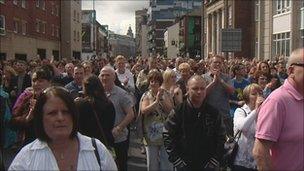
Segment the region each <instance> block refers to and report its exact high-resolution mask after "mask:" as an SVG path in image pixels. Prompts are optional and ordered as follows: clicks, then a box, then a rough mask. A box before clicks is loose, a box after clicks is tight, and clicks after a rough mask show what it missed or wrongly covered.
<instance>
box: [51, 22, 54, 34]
mask: <svg viewBox="0 0 304 171" xmlns="http://www.w3.org/2000/svg"><path fill="white" fill-rule="evenodd" d="M51 29H52V36H54V35H55V26H54V24H52V26H51Z"/></svg>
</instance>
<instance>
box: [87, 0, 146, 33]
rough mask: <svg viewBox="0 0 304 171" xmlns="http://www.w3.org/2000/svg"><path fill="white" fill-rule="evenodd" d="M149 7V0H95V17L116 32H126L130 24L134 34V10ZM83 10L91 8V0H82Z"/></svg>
mask: <svg viewBox="0 0 304 171" xmlns="http://www.w3.org/2000/svg"><path fill="white" fill-rule="evenodd" d="M148 7H149V0H125V1H118V0H95V10H96V19H97V21H98V22H99V23H100V24H102V25H109V30H111V31H114V32H115V33H117V34H123V35H125V34H127V31H128V28H129V26H131V28H132V31H133V34H134V35H135V11H136V10H141V9H143V8H148ZM82 9H83V10H92V9H93V0H82Z"/></svg>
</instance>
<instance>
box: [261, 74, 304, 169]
mask: <svg viewBox="0 0 304 171" xmlns="http://www.w3.org/2000/svg"><path fill="white" fill-rule="evenodd" d="M303 125H304V99H303V96H302V95H301V94H300V93H299V92H297V91H296V90H295V89H294V87H293V86H292V85H291V84H290V83H289V81H288V80H285V82H284V84H283V85H282V86H281V87H280V88H278V89H277V90H275V91H274V92H272V93H271V94H270V95H269V97H268V98H267V99H266V100H265V102H264V103H263V104H262V106H261V110H260V112H259V115H258V121H257V127H256V135H255V136H256V138H258V139H264V140H269V141H272V142H274V145H273V146H272V147H271V153H270V154H271V164H272V167H273V168H272V169H273V170H304V157H303V153H304V148H303V146H304V126H303Z"/></svg>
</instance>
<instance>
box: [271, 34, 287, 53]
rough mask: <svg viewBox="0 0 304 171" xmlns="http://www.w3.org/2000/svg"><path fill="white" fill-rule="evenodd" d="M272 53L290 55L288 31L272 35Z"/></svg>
mask: <svg viewBox="0 0 304 171" xmlns="http://www.w3.org/2000/svg"><path fill="white" fill-rule="evenodd" d="M273 44H274V55H284V56H289V55H290V32H285V33H279V34H275V35H273Z"/></svg>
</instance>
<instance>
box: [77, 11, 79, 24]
mask: <svg viewBox="0 0 304 171" xmlns="http://www.w3.org/2000/svg"><path fill="white" fill-rule="evenodd" d="M77 22H78V23H79V13H77Z"/></svg>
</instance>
